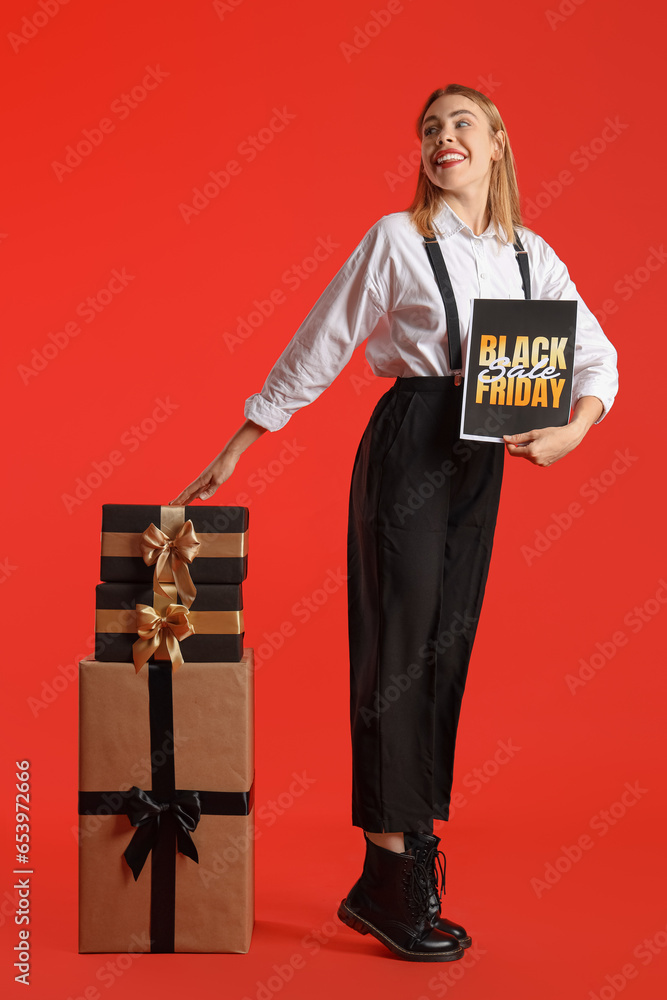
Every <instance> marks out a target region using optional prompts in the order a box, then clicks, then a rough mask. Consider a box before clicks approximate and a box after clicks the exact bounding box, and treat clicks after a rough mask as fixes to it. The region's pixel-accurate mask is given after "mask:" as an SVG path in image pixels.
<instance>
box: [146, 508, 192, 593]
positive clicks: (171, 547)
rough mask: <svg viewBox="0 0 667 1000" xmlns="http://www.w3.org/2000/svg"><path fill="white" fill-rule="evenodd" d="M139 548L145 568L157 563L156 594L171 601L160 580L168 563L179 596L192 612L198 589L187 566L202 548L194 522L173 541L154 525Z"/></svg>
mask: <svg viewBox="0 0 667 1000" xmlns="http://www.w3.org/2000/svg"><path fill="white" fill-rule="evenodd" d="M140 545H141V555H142V557H143V560H144V562H145V563H146V565H147V566H152V565H153V563H155V571H154V573H153V590H154V591H155V592H156V593H158V594H162V595H163V596H164V597H169V594H167V592H166V591H165V590H164V589H163V587H162V584H161V583H160V577H161V576H162V574H163V572H164V569H165V566H166V565H167V563H170V564H171V571H172V574H173V577H174V582H175V584H176V587H177V590H178V593H179V596H180V598H181V600H182V601H183V604H184V605H185V606H186V608H189V607H190V605H191V604H192V602H193V601H194V599H195V597H196V596H197V588H196V587H195V585H194V583H193V582H192V578H191V576H190V571H189V569H188V566H187V564H188V563H191V562H192V560H193V559H194V558H195V556H196V555H197V553H198V552H199V546H200V542H199V539H198V538H197V536H196V534H195V529H194V527H193V525H192V521H186V522H185V524H184V525H183V527H182V528H181V530H180V531H179V532H178V534H177V535H175V536H174V538H170V537H169V535H166V534H165V533H164V531H161V530H160V528H158V527H156V525H154V524H151V525H150V526H149V527H148V528H146V530H145V531H144V533H143V535H142V536H141V540H140Z"/></svg>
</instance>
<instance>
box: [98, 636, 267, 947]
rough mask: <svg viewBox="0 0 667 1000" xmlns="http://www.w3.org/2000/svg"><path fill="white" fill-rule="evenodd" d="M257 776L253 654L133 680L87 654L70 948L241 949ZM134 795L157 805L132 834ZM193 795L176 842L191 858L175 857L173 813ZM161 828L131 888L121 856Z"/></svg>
mask: <svg viewBox="0 0 667 1000" xmlns="http://www.w3.org/2000/svg"><path fill="white" fill-rule="evenodd" d="M253 781H254V655H253V650H252V648H246V649H245V650H244V653H243V658H242V659H241V660H240V661H239V662H229V663H184V664H183V665H182V666H181V667H180V668H179V669H178V670H177V671H175V672H172V669H171V663H170V662H169V661H167V662H165V663H146V664H144V666H143V667H142V668H141V670H140V671H139V672H136V670H135V668H134V665H133V664H132V663H103V662H100V661H97V660H92V659H90V660H82V661H81V663H80V666H79V789H80V792H79V812H80V816H79V951H80V952H81V953H84V952H105V953H106V952H128V951H134V952H146V951H153V952H170V951H173V952H227V953H229V952H236V953H245V952H247V951H248V949H249V947H250V940H251V935H252V930H253V925H254V808H253V799H254V795H253V793H254V785H253ZM133 789H136V791H133ZM139 789H141V790H142V792H141V793H140V794H141V795H143V797H144V798H146V797H147V800H148V801H149V802H150V801H152V802H153V804H154V805H155V803H157V806H156V808H155V809H154V813H155V815H152V817H151V819H150V820H149V822H148V823H146V824H143V825H141V826H140V827H135V826H133V825H132V824H131V823H130V818H129V816H128V814H127V811H125V810H127V809H128V805H127V803H128V801H129V798H130V797H131V796H132V795H135V796H136V794H137V793H138V790H139ZM194 792H196V793H197V796H196V797H197V798H198V800H199V805H200V807H201V816H200V818H199V820H198V823H197V824H196V826H195V828H194V829H192V825H191V824H190V826H189V833H188V834H184V835H183V836H184V837H185V839H186V840H187V839H188V836H190V837H191V840H192V843H193V844H194V847H195V848H196V852H197V853H198V857H199V863H196V862H195V861H194V860H193V859H192V857H191V856H186V855H185V854H182V853H179V852H178V851H177V850H176V833H175V832H174V831H175V830H176V828H177V823H176V820H175V819H174V818H173V816H174V813H172V812H171V811H169V809H168V803H172V808H173V803H174V802H175V801H177V800H178V801H180V799H179V796H181V797H182V800H183V802H186V800H187V802H188V803H190V805H187V804H186V805H185V806H184V807H183V808H184V809H185V811H186V812H187V810H188V808H191V801H192V800H193V797H194V796H193V793H194ZM160 805H162V808H160ZM165 810H166V811H165ZM149 811H150V810H149ZM86 813H88V814H86ZM135 820H136V816H135ZM186 822H187V821H186ZM158 828H159V830H158V832H157V834H156V837H155V843H154V844H153V846H152V849H150V850H147V851H146V855H147V856H146V860H145V862H144V864H143V868H141V871H140V872H139V874H138V877H137V879H136V881H135V878H134V876H133V871H132V870H131V869H130V866H129V863H128V861H127V860H126V859H125V857H124V852H125V851H126V849H128V845H129V844H130V843H131V842H133V840H134V837H135V836H137V837H138V838H139V839H142V838H143V839H145V836H146V832H147V831H148V834H149V836H150V835H151V831H152V833H155V831H156V829H158ZM178 846H179V848H180V846H181V840H180V838H179V841H178ZM128 853H129V852H128Z"/></svg>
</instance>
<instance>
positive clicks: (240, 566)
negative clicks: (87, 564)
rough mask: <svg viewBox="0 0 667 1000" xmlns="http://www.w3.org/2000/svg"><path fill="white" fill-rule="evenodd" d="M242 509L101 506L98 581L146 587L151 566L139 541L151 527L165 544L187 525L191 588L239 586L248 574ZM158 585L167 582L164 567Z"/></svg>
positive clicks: (244, 509) (169, 577)
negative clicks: (194, 543) (192, 550)
mask: <svg viewBox="0 0 667 1000" xmlns="http://www.w3.org/2000/svg"><path fill="white" fill-rule="evenodd" d="M248 516H249V511H248V508H247V507H202V506H192V507H169V506H162V507H161V506H159V505H157V504H109V503H108V504H103V506H102V539H101V542H102V545H101V549H102V557H101V572H100V579H101V580H105V581H108V582H112V583H113V582H127V581H132V582H134V581H136V582H138V583H140V582H144V581H145V582H146V583H148V582H150V581H151V580H152V579H153V569H154V567H153V566H148V565H146V563H145V562H144V560H143V557H142V554H141V547H140V546H141V536H142V534H143V532H144V531H146V529H147V528H148V527H149V526H150V525H151V524H154V525H155V526H156V527H157V528H160V529H161V530H162V531H163V532H164V533H165V534H166V535H168V536H169V537H170V538H173V537H175V535H176V534H177V532H178V530H179V528H180V527H182V526H183V524H184V522H186V521H191V522H192V527H193V529H194V531H195V534H196V536H197V539H198V540H199V542H200V548H199V552H198V554H197V556H196V557H195V558H194V559H193V560H192V562H191V563H190V564H189V566H188V570H189V572H190V577H191V578H192V581H193V582H194V584H195V585H197V584H199V583H242V582H243V581H244V580H245V578H246V576H247V574H248ZM160 579H161V582H165V581H166V582H171V581H172V580H173V576H172V575H171V570H170V567H169V565H168V566H167V567H166V572H165V573H164V574H163V575H162V576H161V578H160Z"/></svg>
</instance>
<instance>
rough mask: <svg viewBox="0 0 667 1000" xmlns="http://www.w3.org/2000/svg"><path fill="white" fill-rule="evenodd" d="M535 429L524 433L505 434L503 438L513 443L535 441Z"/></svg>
mask: <svg viewBox="0 0 667 1000" xmlns="http://www.w3.org/2000/svg"><path fill="white" fill-rule="evenodd" d="M534 435H535V431H525V432H524V433H523V434H503V440H504V441H505V442H507V443H511V444H520V443H521V442H522V441H526V442H528V441H533V440H534Z"/></svg>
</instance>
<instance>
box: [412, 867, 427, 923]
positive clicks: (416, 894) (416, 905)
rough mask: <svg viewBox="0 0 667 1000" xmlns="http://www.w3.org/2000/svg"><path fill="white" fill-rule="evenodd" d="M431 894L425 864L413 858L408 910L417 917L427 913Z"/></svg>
mask: <svg viewBox="0 0 667 1000" xmlns="http://www.w3.org/2000/svg"><path fill="white" fill-rule="evenodd" d="M430 895H431V880H430V878H429V871H428V868H427V866H426V864H425V863H424V862H422V861H419V860H418V859H417V858H415V861H414V865H413V867H412V874H411V876H410V877H409V898H408V905H409V907H410V910H411V911H412V912H413V913H414V914H415V916H417V917H421V916H424V915H426V914H427V913H428V909H429V898H430Z"/></svg>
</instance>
